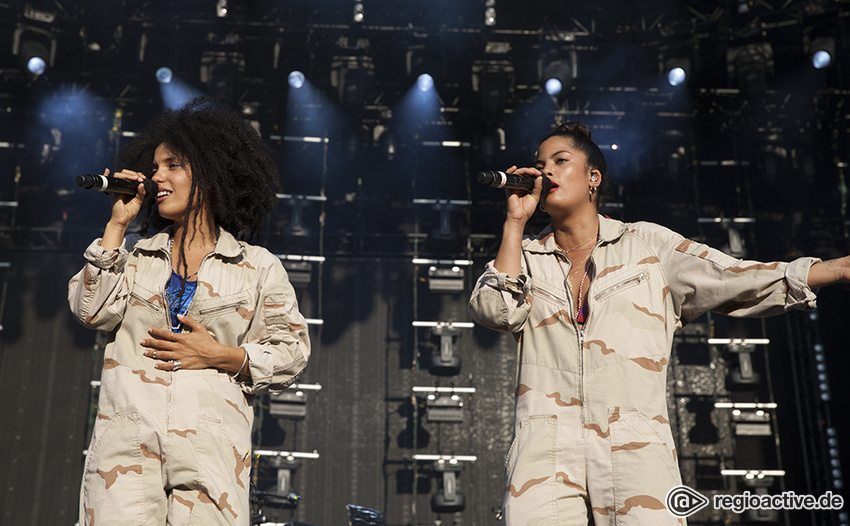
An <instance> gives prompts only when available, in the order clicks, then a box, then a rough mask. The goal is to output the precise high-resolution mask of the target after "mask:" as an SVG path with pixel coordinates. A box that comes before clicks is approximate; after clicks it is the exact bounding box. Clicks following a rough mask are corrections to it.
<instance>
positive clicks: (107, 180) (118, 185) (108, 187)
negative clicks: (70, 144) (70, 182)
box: [77, 174, 158, 199]
mask: <svg viewBox="0 0 850 526" xmlns="http://www.w3.org/2000/svg"><path fill="white" fill-rule="evenodd" d="M77 184H78V185H79V186H82V187H83V188H87V189H89V190H97V191H98V192H109V193H111V194H127V195H136V190H137V189H138V188H139V183H138V181H129V180H127V179H119V178H117V177H104V176H102V175H97V174H85V175H78V176H77ZM142 184H143V185H145V199H149V198H152V197H154V196H155V195H156V192H157V191H158V188H157V185H156V183H154V182H153V181H151V180H150V179H145V180H144V181H142Z"/></svg>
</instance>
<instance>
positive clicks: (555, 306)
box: [529, 278, 570, 326]
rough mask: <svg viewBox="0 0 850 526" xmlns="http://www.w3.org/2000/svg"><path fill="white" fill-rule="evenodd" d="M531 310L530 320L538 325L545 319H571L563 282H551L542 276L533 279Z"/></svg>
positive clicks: (533, 324)
mask: <svg viewBox="0 0 850 526" xmlns="http://www.w3.org/2000/svg"><path fill="white" fill-rule="evenodd" d="M531 297H532V303H531V312H530V313H529V321H530V322H531V323H532V326H537V325H538V324H540V323H541V322H542V321H543V320H555V319H558V318H560V317H561V316H564V317H565V318H566V319H569V314H567V313H568V312H569V309H570V307H569V299H568V297H567V291H566V289H565V288H564V284H563V283H558V284H557V285H556V284H554V283H550V282H548V281H545V280H542V279H540V278H532V281H531Z"/></svg>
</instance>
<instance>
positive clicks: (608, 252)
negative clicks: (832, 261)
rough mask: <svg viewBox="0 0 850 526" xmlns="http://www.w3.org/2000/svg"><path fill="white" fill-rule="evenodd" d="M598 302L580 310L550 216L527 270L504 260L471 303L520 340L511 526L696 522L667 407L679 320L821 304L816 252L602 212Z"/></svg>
mask: <svg viewBox="0 0 850 526" xmlns="http://www.w3.org/2000/svg"><path fill="white" fill-rule="evenodd" d="M599 222H600V231H599V241H598V242H597V245H596V246H595V247H594V249H593V252H592V255H591V260H592V262H593V269H594V270H593V272H594V276H593V281H592V282H591V285H590V288H589V291H588V298H589V299H588V301H589V303H590V316H589V318H588V319H587V321H586V323H585V325H584V330H583V331H579V330H578V326H577V324H576V323H575V322H574V321H573V312H574V311H573V309H574V306H573V300H572V295H571V294H569V293H568V285H567V284H566V276H567V274H568V273H569V270H570V263H569V260H568V259H567V257H566V256H565V254H564V253H563V252H562V251H561V250H560V249H559V248H558V246H557V245H556V243H555V241H554V237H553V234H552V230H551V227H548V228H547V229H545V230H544V231H543V232H542V233H540V234H539V235H538V236H537V237H534V238H526V239H524V241H523V253H522V267H523V272H522V274H521V275H519V276H517V277H516V279H513V278H511V277H509V276H507V275H506V274H502V273H499V272H498V271H496V269H495V268H494V267H493V263H492V262H491V263H489V264H488V265H487V269H486V271H485V272H484V274H483V275H482V276H481V277H480V278H479V280H478V283H477V284H476V287H475V289H474V291H473V292H472V296H471V299H470V314H471V316H472V317H473V319H474V320H475V321H477V322H478V323H480V324H482V325H485V326H487V327H490V328H493V329H497V330H503V331H510V332H512V333H513V334H514V335H515V337H516V338H517V341H518V377H517V387H516V416H515V430H514V440H513V444H512V445H511V448H510V451H509V453H508V459H507V465H506V483H505V486H506V487H505V496H504V509H503V520H504V523H505V524H507V525H510V526H519V525H529V526H548V525H562V526H563V525H584V524H587V522H588V519H587V514H588V511H587V509H588V507H589V508H590V509H592V518H593V520H594V521H595V524H596V525H597V526H600V525H603V524H604V525H615V524H616V525H621V526H631V525H642V526H664V525H680V524H681V525H683V524H684V523H685V521H684V519H677V518H675V517H673V516H672V515H671V514H670V513H669V512H668V511H667V509H666V507H665V503H664V502H665V497H666V495H667V492H668V491H669V490H670V489H671V488H672V487H674V486H676V485H679V484H681V478H680V475H679V470H678V466H677V460H676V450H675V447H674V443H673V436H672V433H671V429H670V423H669V421H668V417H667V398H666V394H665V390H666V373H667V365H668V360H669V355H670V349H671V346H672V338H673V333H674V332H675V331H676V330H678V329H679V328H681V327H682V326H683V325H684V324H686V323H688V322H690V321H692V320H694V319H695V318H697V317H698V316H700V315H701V314H703V313H705V312H706V311H712V312H717V313H722V314H729V315H733V316H769V315H773V314H779V313H782V312H784V311H785V310H788V309H805V308H814V306H815V296H814V294H813V293H812V291H811V290H810V289H809V288H808V286H807V285H806V280H807V277H808V270H809V267H810V266H811V265H812V264H813V263H814V262H816V261H818V260H817V259H813V258H804V259H798V260H796V261H794V262H792V263H790V264H789V263H770V264H764V263H759V262H755V261H742V260H738V259H735V258H732V257H730V256H728V255H726V254H723V253H722V252H719V251H717V250H714V249H712V248H709V247H707V246H705V245H702V244H698V243H695V242H693V241H689V240H687V239H685V238H684V237H682V236H680V235H678V234H676V233H674V232H672V231H670V230H668V229H666V228H663V227H661V226H658V225H655V224H651V223H632V224H624V223H621V222H619V221H615V220H611V219H607V218H604V217H601V216H600V218H599Z"/></svg>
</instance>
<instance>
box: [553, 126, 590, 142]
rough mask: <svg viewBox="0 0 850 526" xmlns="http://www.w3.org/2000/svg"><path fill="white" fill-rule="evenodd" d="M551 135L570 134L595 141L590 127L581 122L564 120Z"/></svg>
mask: <svg viewBox="0 0 850 526" xmlns="http://www.w3.org/2000/svg"><path fill="white" fill-rule="evenodd" d="M551 135H570V136H573V137H578V138H580V139H584V140H586V141H590V142H592V141H593V134H592V133H591V131H590V128H588V127H587V126H585V125H584V124H582V123H580V122H573V121H567V122H563V123H561V124H560V125H558V127H557V128H555V130H554V131H553V132H552V133H551V134H550V136H551Z"/></svg>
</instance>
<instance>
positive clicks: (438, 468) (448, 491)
mask: <svg viewBox="0 0 850 526" xmlns="http://www.w3.org/2000/svg"><path fill="white" fill-rule="evenodd" d="M460 471H461V466H460V464H459V463H457V462H452V461H448V462H447V461H445V460H438V461H437V462H435V463H434V472H435V473H439V474H441V475H442V484H441V488H440V491H439V492H438V493H435V494H433V495H431V510H432V511H434V512H435V513H456V512H459V511H463V510H464V508H466V498H464V496H463V494H461V493H460V491H458V481H457V478H458V474H459V473H460Z"/></svg>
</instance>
